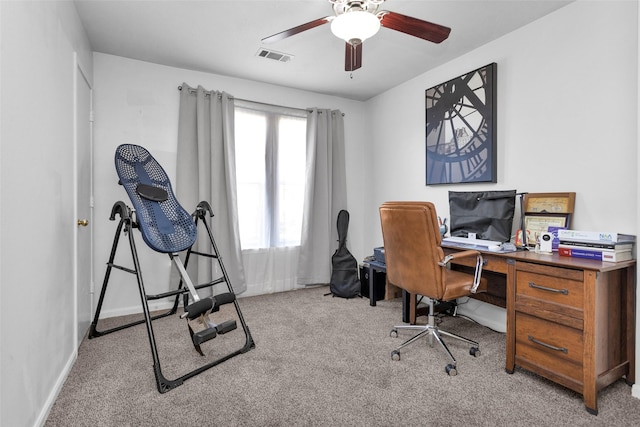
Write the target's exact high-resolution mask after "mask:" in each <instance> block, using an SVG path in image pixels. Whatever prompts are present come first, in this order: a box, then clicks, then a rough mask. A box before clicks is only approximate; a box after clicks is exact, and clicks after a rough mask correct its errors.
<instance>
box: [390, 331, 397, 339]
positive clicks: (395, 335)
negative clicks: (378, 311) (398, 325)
mask: <svg viewBox="0 0 640 427" xmlns="http://www.w3.org/2000/svg"><path fill="white" fill-rule="evenodd" d="M389 336H390V337H391V338H398V330H397V329H392V330H391V332H389Z"/></svg>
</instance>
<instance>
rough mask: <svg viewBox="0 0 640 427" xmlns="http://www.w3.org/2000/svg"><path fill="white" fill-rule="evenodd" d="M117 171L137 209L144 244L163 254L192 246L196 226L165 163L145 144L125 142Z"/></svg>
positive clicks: (117, 161) (120, 150) (195, 235)
mask: <svg viewBox="0 0 640 427" xmlns="http://www.w3.org/2000/svg"><path fill="white" fill-rule="evenodd" d="M115 165H116V172H117V173H118V178H119V179H120V183H121V184H122V186H123V187H124V188H125V190H126V191H127V194H128V195H129V199H131V203H133V208H134V210H135V212H136V218H137V223H138V226H139V228H140V231H141V233H142V238H143V240H144V241H145V243H146V244H147V245H148V246H149V247H150V248H151V249H153V250H155V251H158V252H162V253H176V252H181V251H183V250H186V249H188V248H190V247H191V246H193V244H194V243H195V241H196V238H197V227H196V224H195V222H194V221H193V219H192V217H191V215H190V214H189V213H188V212H187V211H186V210H185V209H184V208H183V207H182V206H181V205H180V203H178V201H177V199H176V197H175V195H174V194H173V190H172V188H171V182H170V181H169V177H168V176H167V173H166V172H165V171H164V169H163V168H162V166H160V164H159V163H158V162H157V161H156V159H154V158H153V156H152V155H151V154H150V153H149V152H148V151H147V150H146V149H145V148H143V147H141V146H139V145H133V144H123V145H120V146H119V147H118V148H117V149H116V154H115Z"/></svg>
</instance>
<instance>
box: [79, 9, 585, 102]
mask: <svg viewBox="0 0 640 427" xmlns="http://www.w3.org/2000/svg"><path fill="white" fill-rule="evenodd" d="M571 1H573V0H569V1H567V0H562V1H556V0H497V1H496V0H494V1H489V0H422V1H417V0H387V1H386V2H385V3H384V4H382V5H381V7H380V10H390V11H393V12H398V13H401V14H404V15H409V16H413V17H415V18H419V19H422V20H425V21H430V22H434V23H437V24H440V25H444V26H448V27H450V28H451V29H452V30H451V35H450V36H449V38H448V39H447V40H445V41H444V42H443V43H441V44H434V43H430V42H427V41H424V40H422V39H419V38H415V37H411V36H408V35H406V34H403V33H400V32H397V31H393V30H389V29H387V28H381V29H380V32H379V33H378V34H376V35H375V36H373V37H372V38H371V39H368V40H366V41H365V43H364V46H363V57H362V64H363V65H362V68H361V69H359V70H356V71H354V72H353V73H349V72H345V71H344V41H342V40H340V39H338V38H336V37H335V36H334V35H333V34H332V33H331V31H330V26H329V25H322V26H320V27H317V28H314V29H311V30H308V31H305V32H303V33H300V34H297V35H295V36H292V37H289V38H288V39H285V40H281V41H279V42H276V43H272V44H268V45H266V44H262V43H261V41H260V40H261V39H262V38H264V37H266V36H269V35H272V34H275V33H278V32H280V31H284V30H287V29H289V28H291V27H295V26H297V25H300V24H303V23H306V22H309V21H313V20H315V19H318V18H322V17H325V16H329V15H332V14H333V10H332V7H331V4H330V3H329V2H328V1H327V0H280V1H271V0H233V1H225V0H207V1H196V0H124V1H120V0H75V3H76V7H77V10H78V13H79V15H80V19H81V20H82V22H83V24H84V27H85V29H86V31H87V34H88V36H89V40H90V42H91V46H92V49H93V50H94V51H96V52H102V53H108V54H112V55H118V56H122V57H126V58H132V59H138V60H142V61H148V62H153V63H157V64H162V65H168V66H173V67H179V68H186V69H190V70H196V71H204V72H208V73H214V74H220V75H226V76H234V77H240V78H243V79H249V80H255V81H260V82H265V83H272V84H277V85H282V86H287V87H292V88H298V89H303V90H307V91H313V92H319V93H324V94H330V95H337V96H341V97H345V98H351V99H356V100H367V99H369V98H371V97H372V96H375V95H377V94H379V93H381V92H384V91H385V90H387V89H389V88H392V87H394V86H396V85H398V84H400V83H402V82H404V81H406V80H409V79H411V78H413V77H415V76H418V75H420V74H422V73H424V72H426V71H428V70H430V69H432V68H435V67H437V66H439V65H441V64H443V63H445V62H447V61H449V60H451V59H453V58H456V57H458V56H460V55H463V54H465V53H466V52H469V51H472V50H473V49H476V48H477V47H479V46H481V45H483V44H485V43H487V42H489V41H491V40H494V39H496V38H498V37H501V36H502V35H504V34H507V33H509V32H511V31H513V30H515V29H517V28H519V27H522V26H524V25H526V24H528V23H530V22H532V21H534V20H536V19H538V18H540V17H542V16H544V15H546V14H548V13H550V12H553V11H555V10H557V9H559V8H561V7H563V6H565V5H567V4H568V3H571ZM261 48H267V49H271V50H275V51H277V52H281V53H286V54H290V55H292V56H293V59H292V60H291V61H290V62H287V63H283V62H278V61H275V60H271V59H265V58H260V57H258V56H257V55H256V54H257V52H258V51H259V50H260V49H261ZM194 84H197V82H194Z"/></svg>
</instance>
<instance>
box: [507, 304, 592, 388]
mask: <svg viewBox="0 0 640 427" xmlns="http://www.w3.org/2000/svg"><path fill="white" fill-rule="evenodd" d="M582 357H583V336H582V331H580V330H578V329H574V328H570V327H567V326H563V325H559V324H557V323H553V322H550V321H547V320H544V319H540V318H538V317H534V316H529V315H527V314H524V313H517V314H516V360H517V363H518V364H524V365H526V366H525V367H526V368H528V369H530V370H533V371H535V372H537V373H539V374H541V375H544V376H546V377H552V378H550V379H552V380H554V381H557V382H560V383H561V384H565V385H567V386H571V385H572V384H578V383H582V381H583V372H582V365H583V361H582ZM535 367H538V368H540V369H535ZM568 379H570V380H568Z"/></svg>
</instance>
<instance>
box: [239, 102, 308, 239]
mask: <svg viewBox="0 0 640 427" xmlns="http://www.w3.org/2000/svg"><path fill="white" fill-rule="evenodd" d="M306 126H307V119H306V117H304V116H302V115H300V113H297V115H295V114H292V113H286V112H283V111H278V112H273V111H265V110H259V109H257V108H255V107H244V106H239V105H236V108H235V143H236V181H237V189H238V217H239V218H238V222H239V227H240V241H241V244H242V249H260V248H269V247H285V246H299V245H300V235H301V230H302V210H303V204H304V182H305V165H306Z"/></svg>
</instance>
